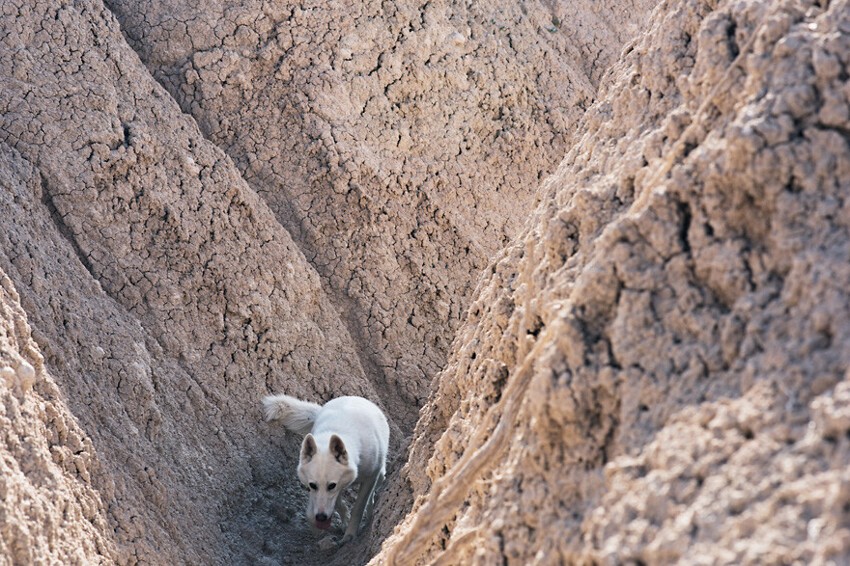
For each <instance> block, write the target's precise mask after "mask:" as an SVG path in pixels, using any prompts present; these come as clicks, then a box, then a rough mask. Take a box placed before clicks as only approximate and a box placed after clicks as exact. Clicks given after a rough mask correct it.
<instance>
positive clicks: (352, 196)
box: [108, 0, 650, 429]
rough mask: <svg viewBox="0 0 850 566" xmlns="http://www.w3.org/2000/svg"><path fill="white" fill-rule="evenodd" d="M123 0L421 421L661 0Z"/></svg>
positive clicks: (184, 103) (136, 34)
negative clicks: (494, 272)
mask: <svg viewBox="0 0 850 566" xmlns="http://www.w3.org/2000/svg"><path fill="white" fill-rule="evenodd" d="M108 3H109V4H110V5H111V6H113V8H114V9H115V12H116V14H117V15H118V17H119V19H120V20H121V23H122V28H123V30H124V32H125V34H126V36H127V37H128V40H129V41H130V43H131V44H132V45H133V46H134V47H135V48H136V50H137V51H138V52H139V53H140V55H141V57H142V58H143V60H144V61H145V63H146V64H147V66H148V67H149V68H150V69H151V70H152V73H153V75H154V76H155V77H156V78H157V80H159V81H160V82H161V83H162V84H163V85H164V86H165V87H166V88H167V89H168V91H169V92H170V93H172V95H173V96H174V97H175V99H176V100H178V101H179V103H180V106H181V108H183V110H184V111H185V112H186V113H188V114H191V115H192V116H193V117H195V119H196V120H197V121H198V124H199V125H200V127H201V130H202V131H203V132H204V135H205V136H206V137H207V138H208V139H210V140H211V141H213V142H214V143H215V144H216V145H218V146H219V147H221V148H223V149H224V150H225V152H226V153H227V154H228V155H229V156H230V157H231V158H232V159H233V160H234V162H235V163H236V165H237V166H238V167H239V169H240V171H241V172H242V174H243V176H244V178H245V180H246V181H247V182H248V184H249V185H250V186H251V187H252V188H253V189H254V190H255V191H257V193H258V194H259V195H260V196H261V197H262V198H263V199H265V200H266V201H267V202H268V204H269V206H270V207H271V209H272V210H273V211H274V212H275V215H276V217H277V219H278V220H279V221H280V223H281V224H282V225H283V226H284V227H286V229H287V230H288V231H289V232H290V233H291V234H292V235H293V237H294V239H295V241H296V242H297V243H298V245H299V247H300V248H301V249H302V251H303V252H304V254H305V255H306V256H307V258H308V260H309V261H310V263H311V264H312V265H313V266H314V267H315V268H316V270H317V271H318V273H319V274H320V275H321V276H322V280H323V282H324V288H325V289H326V290H327V292H328V294H329V296H330V297H331V298H332V300H333V302H334V304H335V305H336V306H337V308H338V310H339V312H340V313H341V314H342V315H343V320H344V321H345V324H346V326H347V328H348V329H349V332H350V334H351V336H352V337H353V338H354V340H355V342H356V344H357V351H358V353H359V355H360V359H361V362H362V365H363V367H364V369H365V371H366V373H367V375H368V376H369V377H370V379H371V380H372V381H373V382H375V383H377V384H380V386H381V387H382V388H383V390H384V391H385V395H388V396H392V397H391V399H390V400H391V401H394V405H395V407H394V408H395V412H396V414H397V415H398V417H399V418H400V419H402V421H403V423H404V425H405V428H406V429H411V428H412V427H413V424H414V422H415V419H416V416H417V410H418V408H419V407H420V406H421V404H422V403H423V402H424V400H425V398H426V397H427V393H428V389H429V386H430V383H431V380H432V378H433V376H434V374H435V373H436V372H437V371H439V369H440V368H441V367H442V366H443V365H444V363H445V357H446V353H447V351H448V348H449V346H450V344H451V341H452V338H453V337H454V332H455V329H456V327H457V324H458V322H459V321H460V318H461V314H462V312H463V310H464V309H465V307H466V304H467V302H468V296H469V294H470V293H471V291H472V288H473V287H474V285H475V282H476V280H477V276H478V273H479V272H480V271H481V269H483V268H484V266H485V265H486V263H487V260H488V258H489V257H491V256H492V255H493V253H495V252H496V251H497V250H498V249H500V248H501V247H502V246H503V245H504V244H505V243H506V242H507V241H509V240H510V238H512V237H513V236H515V235H516V234H517V233H518V232H519V230H520V228H521V227H522V225H523V224H524V223H525V221H526V218H527V214H528V212H529V211H530V207H531V204H532V201H533V197H534V192H535V190H536V188H537V185H538V183H539V181H540V179H542V178H543V177H544V176H545V175H546V174H547V173H549V172H550V171H551V170H552V168H553V166H554V165H555V164H556V163H557V162H558V161H559V160H560V159H561V158H562V157H563V154H564V152H565V149H566V147H567V144H568V141H569V138H570V136H571V134H572V132H573V128H572V126H573V124H574V123H576V122H577V121H578V120H579V119H580V117H581V114H582V112H583V109H584V108H586V106H587V105H588V104H589V103H590V101H591V100H592V98H593V94H594V90H595V89H594V84H595V81H596V80H597V79H598V76H599V75H600V74H601V72H602V71H603V70H604V69H605V68H606V67H607V65H608V64H610V62H611V60H612V59H613V57H614V56H615V55H616V53H617V52H618V51H619V49H620V47H621V45H622V43H623V37H626V36H628V35H630V34H631V33H633V32H634V27H635V26H634V21H633V20H632V19H631V18H630V17H629V14H628V11H629V10H633V9H635V8H639V7H641V6H646V5H649V4H650V3H649V2H646V1H645V0H637V1H629V2H621V3H615V2H610V1H606V2H579V3H572V2H571V3H569V4H567V3H564V4H563V5H561V4H559V3H557V2H552V3H543V4H540V3H537V2H529V3H510V2H497V1H494V0H488V1H485V2H473V3H469V2H461V1H459V0H439V1H429V2H380V1H377V0H370V1H366V2H356V3H351V2H325V1H322V2H303V3H298V4H290V5H284V4H274V3H269V2H261V1H255V0H252V1H250V2H242V3H240V4H239V5H238V6H233V5H232V3H230V2H215V3H209V2H199V3H194V2H161V1H142V2H138V1H136V0H133V1H123V0H112V1H110V2H108ZM567 19H569V21H570V25H569V26H565V25H564V22H566V21H567ZM396 398H397V399H398V400H397V401H395V399H396Z"/></svg>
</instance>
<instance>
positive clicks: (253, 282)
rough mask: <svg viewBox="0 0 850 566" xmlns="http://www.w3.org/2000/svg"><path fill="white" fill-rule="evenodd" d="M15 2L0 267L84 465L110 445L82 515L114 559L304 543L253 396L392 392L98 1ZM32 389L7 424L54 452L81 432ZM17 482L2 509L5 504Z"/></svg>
mask: <svg viewBox="0 0 850 566" xmlns="http://www.w3.org/2000/svg"><path fill="white" fill-rule="evenodd" d="M3 10H4V12H5V13H4V16H3V18H2V23H0V27H2V33H0V52H2V53H3V57H0V85H2V88H0V158H2V164H3V169H2V170H3V175H2V176H0V186H2V193H0V198H2V214H0V218H2V224H3V230H2V231H0V242H2V245H1V246H0V250H2V251H0V269H2V271H4V272H5V273H6V274H7V275H8V277H9V279H10V280H11V281H12V282H13V285H14V287H16V288H17V291H18V293H20V304H21V305H22V307H23V309H24V311H25V312H26V313H27V318H28V321H29V324H30V325H31V327H32V328H33V331H32V335H33V339H34V340H35V342H36V343H37V344H38V348H39V349H40V351H41V352H42V354H43V356H44V358H45V363H46V366H47V367H48V368H50V370H49V373H50V376H51V379H53V380H55V383H56V387H58V389H59V390H60V391H61V392H62V393H61V395H59V394H58V393H56V392H55V388H51V389H48V390H43V389H42V390H38V391H37V393H38V395H40V396H41V398H45V399H48V400H49V402H50V403H51V404H50V405H48V406H47V408H45V409H44V411H48V412H49V411H53V412H57V411H58V414H59V415H60V416H61V417H62V419H64V421H66V422H68V423H69V424H67V425H66V426H67V427H68V428H69V430H70V429H73V430H72V432H71V433H68V434H69V435H71V436H73V438H76V439H78V441H75V442H76V444H74V446H77V448H73V447H72V448H71V449H72V450H75V454H73V455H72V456H73V458H74V459H79V460H80V462H81V466H83V467H84V466H85V462H87V461H89V460H91V461H97V462H99V466H98V470H99V471H98V472H92V473H91V479H90V482H89V479H88V478H85V481H82V480H76V479H74V478H71V479H69V480H68V481H67V482H65V483H66V484H67V485H66V486H65V488H63V489H60V488H59V487H57V488H56V492H57V493H58V494H59V495H61V497H62V498H64V500H70V499H69V498H71V499H72V495H73V496H74V497H76V498H77V500H78V501H80V502H81V503H79V505H77V504H76V503H74V502H73V501H71V503H69V508H68V509H69V511H68V513H69V515H70V514H72V513H74V512H75V511H74V509H75V507H74V506H75V505H77V506H84V508H85V513H86V515H85V516H86V517H87V518H88V519H91V521H92V526H91V527H86V528H83V527H79V526H76V523H75V524H74V525H73V526H74V529H72V530H69V531H68V533H69V536H73V533H77V532H78V533H80V544H81V545H83V548H84V550H83V551H81V552H86V553H88V554H87V556H90V557H94V556H95V555H96V554H95V552H94V551H92V550H91V548H94V547H95V546H96V547H97V548H101V547H103V548H104V549H105V550H103V551H102V552H103V556H105V557H107V556H108V557H110V559H114V560H116V561H117V562H119V563H122V564H129V563H134V562H136V561H144V562H148V563H172V564H174V563H180V562H187V563H228V562H233V561H234V560H238V559H240V557H241V556H243V553H249V554H250V556H251V557H252V558H251V559H252V560H255V559H258V558H259V557H262V556H271V557H278V559H279V557H280V556H283V555H284V554H283V553H291V549H290V548H288V545H287V543H288V541H290V540H291V537H296V539H298V538H300V537H303V536H304V535H305V533H304V528H303V527H302V522H301V521H300V520H299V516H300V514H301V509H299V508H298V506H299V503H298V502H300V501H301V498H302V496H301V490H300V486H297V482H296V480H295V478H294V477H293V475H292V474H291V470H290V469H289V466H288V465H286V463H287V462H293V461H294V459H295V458H296V455H297V439H294V438H285V437H284V435H281V434H279V433H278V432H276V431H273V430H272V429H270V428H269V427H267V426H265V425H264V424H263V423H262V421H261V414H260V411H259V405H258V400H259V398H260V397H261V396H262V395H263V394H266V393H268V392H269V391H272V390H278V389H286V390H289V391H292V392H293V393H295V394H300V395H302V396H304V397H309V398H315V399H318V400H321V399H326V398H329V397H330V396H331V395H332V393H331V392H333V394H339V393H352V394H360V395H365V396H367V397H371V398H373V399H375V400H376V401H378V402H380V396H379V395H378V394H377V393H376V392H375V391H374V389H372V387H371V386H370V384H369V383H368V382H367V381H366V380H365V377H364V374H363V371H362V369H361V368H360V365H359V360H358V358H357V356H356V354H355V352H354V348H353V344H352V342H351V340H350V339H349V337H348V335H347V332H346V330H345V328H344V327H343V326H342V325H341V324H340V322H339V317H338V315H337V314H336V313H335V311H334V309H333V307H332V305H331V304H330V303H329V301H328V300H327V298H326V296H325V295H324V293H323V292H322V290H321V288H320V284H319V278H318V276H317V275H316V273H315V271H314V270H313V269H312V268H311V267H310V266H309V265H308V264H307V262H306V261H305V259H304V257H303V255H302V254H301V253H300V251H299V250H298V249H297V248H296V247H295V246H294V245H293V243H292V240H291V239H290V238H289V235H288V234H287V233H286V232H285V231H284V230H283V229H281V227H280V225H279V224H278V223H277V221H276V220H275V218H274V216H273V215H272V214H271V212H270V211H269V210H268V208H267V207H266V205H265V204H264V203H263V202H262V201H261V200H260V199H258V198H257V196H256V194H255V193H253V191H251V190H250V188H248V187H247V185H246V184H245V182H244V181H243V180H242V178H241V177H240V175H239V173H238V171H237V170H236V168H235V167H234V166H233V164H232V163H231V162H230V160H229V159H228V158H227V157H226V156H225V155H224V154H223V153H222V152H221V151H219V150H218V149H217V148H216V147H214V146H213V145H211V144H210V143H208V142H207V141H205V140H204V138H203V137H202V135H201V133H200V132H199V130H198V129H197V126H196V125H195V124H194V122H193V121H192V120H191V118H188V117H186V116H185V115H183V114H181V112H180V110H179V108H178V107H177V106H176V104H174V102H173V100H172V99H171V98H170V97H169V96H168V95H167V93H166V92H165V91H164V90H163V89H162V88H161V87H160V86H159V85H158V84H156V82H155V81H154V80H153V79H152V78H151V77H150V75H149V74H148V73H147V70H146V69H145V67H144V66H143V65H142V64H141V62H140V61H139V60H138V58H137V57H136V55H135V53H133V51H132V50H131V49H130V48H129V47H128V46H127V45H126V43H125V42H124V40H123V38H122V36H121V34H120V32H119V28H118V24H117V22H116V21H115V19H114V18H113V17H112V15H111V13H109V12H108V11H107V10H105V9H104V8H103V6H102V4H100V3H98V2H95V1H83V2H77V3H74V4H71V5H56V4H55V3H52V2H36V3H33V2H18V3H17V4H16V5H15V3H12V4H9V3H5V4H4V5H3ZM10 293H11V292H10ZM17 347H18V348H22V347H23V348H26V347H28V346H27V345H26V344H24V345H23V346H21V345H18V346H17ZM4 348H5V346H4ZM6 356H7V354H6V353H5V350H4V354H3V357H4V363H5V360H6V359H7V357H6ZM30 363H32V360H30ZM41 371H42V370H41V369H39V372H41ZM39 375H41V374H39ZM6 387H7V388H8V387H9V386H8V385H7V386H6ZM45 387H47V386H46V385H45ZM45 391H47V392H45ZM3 395H4V398H5V399H12V397H11V396H10V395H11V394H10V393H9V392H8V391H7V389H4V390H3ZM9 403H11V401H9ZM19 403H21V406H22V407H24V408H23V409H21V411H23V412H22V413H20V414H21V416H20V417H19V418H18V417H13V415H12V412H13V411H16V410H17V409H15V405H14V404H7V409H6V410H7V414H8V417H7V418H10V419H13V420H14V422H15V426H16V427H19V428H16V429H13V430H15V431H18V430H23V431H26V430H29V429H28V428H27V427H29V426H30V424H28V423H33V424H32V426H33V427H41V428H32V430H31V431H30V433H29V434H32V435H33V438H34V440H33V442H36V440H37V441H38V442H39V443H40V444H39V446H40V448H39V449H40V450H46V449H47V448H46V447H44V441H43V440H42V439H46V442H47V443H48V445H49V447H50V450H51V451H53V450H54V447H55V448H56V449H57V450H59V451H60V452H58V453H57V454H58V456H57V460H56V462H58V463H57V466H60V467H61V465H62V462H63V461H64V460H63V458H66V456H63V454H64V453H65V451H67V450H66V449H65V448H64V446H65V444H66V443H67V442H71V441H70V440H68V439H66V438H65V437H64V436H62V435H61V434H60V435H59V437H58V438H57V435H56V434H52V433H49V432H44V431H43V428H44V426H47V425H43V426H42V425H38V422H37V421H38V419H39V418H41V417H40V416H39V415H41V414H42V410H41V409H37V410H36V409H33V408H32V407H33V405H34V404H35V405H38V403H39V399H38V397H26V398H25V399H23V400H19ZM64 403H67V410H69V411H70V413H72V414H73V415H74V416H75V417H76V421H77V422H78V423H79V424H78V425H73V427H72V424H70V423H71V421H72V420H71V419H70V418H68V416H67V414H66V413H65V412H62V411H63V410H64V409H63V407H64ZM33 419H36V420H33ZM56 426H59V425H56ZM77 426H79V428H80V429H82V430H84V431H85V433H84V434H83V433H81V432H79V431H78V430H77V429H76V428H74V427H77ZM21 427H22V428H21ZM395 430H396V433H397V431H398V429H395ZM15 434H24V432H21V433H18V432H15ZM57 434H58V433H57ZM87 438H90V439H91V445H88V444H86V442H87V440H85V439H87ZM396 438H397V440H398V434H396ZM9 442H13V441H12V440H10V441H9ZM54 445H55V446H54ZM80 446H81V448H80ZM10 450H11V449H10ZM12 455H13V458H16V457H17V456H16V453H15V452H14V450H13V453H12ZM72 456H67V458H71V457H72ZM39 457H41V456H39ZM30 464H32V465H33V466H35V467H36V468H38V467H39V466H40V464H38V463H37V462H31V463H30ZM45 465H47V464H45ZM69 465H70V464H69ZM54 467H55V466H54ZM51 469H52V468H50V467H47V468H45V469H44V473H45V474H46V473H48V471H50V470H51ZM50 473H54V472H50ZM57 473H58V472H57ZM54 475H55V474H54ZM72 480H73V481H72ZM75 482H76V483H75ZM58 483H59V484H60V487H61V484H62V483H63V482H62V481H59V482H58ZM89 489H91V490H94V491H95V493H94V494H92V493H90V492H89V491H87V490H89ZM16 497H17V496H16ZM22 497H23V496H22ZM39 497H42V496H39ZM37 501H39V500H36V501H34V502H33V504H35V503H36V502H37ZM18 503H19V500H18V499H9V500H6V499H5V498H4V500H3V502H2V504H0V509H2V510H3V512H4V513H7V514H8V515H6V516H8V517H9V518H10V519H11V518H12V517H17V516H18V515H16V513H19V512H20V508H19V507H18ZM24 519H25V520H24V522H22V523H20V524H19V525H18V528H19V529H20V532H26V531H27V529H29V531H30V532H31V533H33V534H32V536H33V537H35V536H41V535H40V534H38V533H39V532H40V531H38V529H40V528H41V526H40V525H38V524H37V523H38V516H37V515H31V516H28V518H26V517H25V518H24ZM104 521H105V522H104ZM10 528H13V527H10ZM45 529H46V530H45V533H47V534H45V535H44V536H45V537H47V536H48V535H49V533H50V531H49V529H47V526H45ZM21 536H23V535H21ZM288 537H290V538H288ZM12 538H13V540H12V542H7V543H6V544H8V545H12V546H14V545H18V546H27V545H28V544H30V543H31V542H32V539H31V538H26V537H24V538H21V537H19V536H18V535H15V534H14V533H13V535H12ZM39 540H42V539H39ZM86 540H88V541H89V542H86ZM15 541H17V542H15ZM110 541H111V542H110ZM107 542H110V544H109V545H108V544H107ZM50 544H53V543H50ZM57 544H58V543H57ZM63 544H64V543H63ZM110 545H111V546H110ZM293 546H294V545H293ZM10 548H11V547H10ZM51 548H52V547H51ZM110 549H111V550H110ZM15 552H17V551H15ZM33 552H34V553H35V554H33V555H32V556H33V557H34V559H35V557H36V556H38V555H39V554H38V552H40V551H33ZM51 552H52V550H51ZM12 556H13V557H14V556H16V555H15V554H12ZM45 556H50V555H49V554H45ZM56 556H61V555H59V554H57V555H56Z"/></svg>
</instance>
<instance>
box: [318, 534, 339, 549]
mask: <svg viewBox="0 0 850 566" xmlns="http://www.w3.org/2000/svg"><path fill="white" fill-rule="evenodd" d="M340 544H341V543H340V542H338V541H337V538H336V537H335V536H332V535H328V536H326V537H325V538H323V539H322V540H320V541H319V548H320V549H321V550H332V549H334V548H337V547H339V546H340Z"/></svg>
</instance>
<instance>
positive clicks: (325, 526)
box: [316, 519, 331, 531]
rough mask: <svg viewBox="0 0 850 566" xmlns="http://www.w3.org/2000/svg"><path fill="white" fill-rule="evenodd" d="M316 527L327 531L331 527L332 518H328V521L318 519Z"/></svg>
mask: <svg viewBox="0 0 850 566" xmlns="http://www.w3.org/2000/svg"><path fill="white" fill-rule="evenodd" d="M316 527H317V528H319V529H322V530H323V531H326V530H328V529H329V528H331V520H330V519H328V520H327V521H316Z"/></svg>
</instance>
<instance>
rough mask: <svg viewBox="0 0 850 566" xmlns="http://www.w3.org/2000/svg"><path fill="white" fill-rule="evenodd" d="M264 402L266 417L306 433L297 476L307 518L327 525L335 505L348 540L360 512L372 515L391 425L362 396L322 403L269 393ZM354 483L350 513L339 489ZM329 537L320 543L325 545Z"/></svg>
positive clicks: (324, 527) (315, 524)
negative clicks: (304, 491) (305, 495)
mask: <svg viewBox="0 0 850 566" xmlns="http://www.w3.org/2000/svg"><path fill="white" fill-rule="evenodd" d="M263 407H264V409H265V417H266V420H267V421H272V420H280V421H281V422H282V423H283V426H285V427H286V428H288V429H289V430H291V431H293V432H297V433H299V434H305V435H306V436H305V437H304V441H303V442H302V443H301V458H300V461H299V462H298V479H299V480H301V483H303V484H304V485H305V486H306V487H307V488H308V489H309V490H310V497H309V502H308V503H307V520H308V521H309V522H310V524H311V525H312V526H313V527H316V528H318V529H322V530H328V529H329V528H330V526H331V516H332V515H333V512H334V510H336V511H337V512H338V513H339V515H340V518H341V519H342V523H343V525H345V524H346V523H347V526H346V528H345V534H344V535H343V537H342V540H341V541H340V542H339V544H345V543H346V542H348V541H350V540H351V539H352V538H354V537H355V536H356V535H357V530H358V529H359V528H360V520H361V519H362V518H363V515H364V512H365V514H366V520H367V521H369V520H371V517H372V503H373V499H374V494H375V489H376V487H377V485H378V483H379V482H382V481H383V479H384V475H385V474H386V462H387V448H388V446H389V441H390V427H389V425H388V424H387V418H386V417H385V416H384V413H382V412H381V410H380V409H379V408H378V407H377V406H375V404H374V403H372V402H371V401H368V400H366V399H364V398H362V397H338V398H336V399H332V400H331V401H328V402H327V403H325V404H324V405H321V406H320V405H317V404H315V403H310V402H308V401H301V400H300V399H296V398H294V397H290V396H289V395H269V396H268V397H265V398H263ZM354 482H358V483H359V484H360V489H359V491H358V492H357V499H356V501H355V503H354V507H353V508H352V510H351V514H350V516H349V513H348V510H347V509H346V507H345V504H344V503H343V502H342V498H341V497H340V494H341V493H342V492H343V491H344V490H345V489H346V488H347V487H348V486H349V485H351V484H352V483H354ZM329 540H330V537H328V538H326V539H324V540H323V541H322V542H321V543H320V544H321V545H322V546H323V547H328V546H330V544H329V542H328V541H329ZM335 542H336V541H333V543H335Z"/></svg>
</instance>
